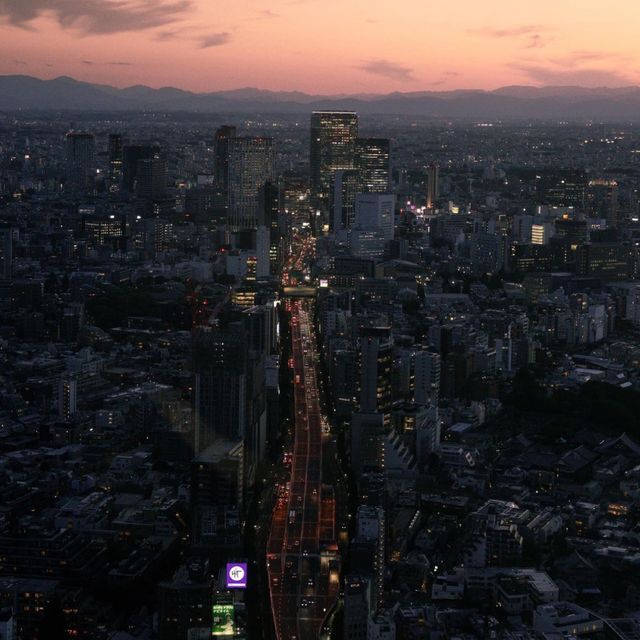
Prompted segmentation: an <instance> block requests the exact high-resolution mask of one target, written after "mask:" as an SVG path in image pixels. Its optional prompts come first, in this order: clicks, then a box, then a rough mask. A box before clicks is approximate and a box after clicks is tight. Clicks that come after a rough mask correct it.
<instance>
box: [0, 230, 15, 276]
mask: <svg viewBox="0 0 640 640" xmlns="http://www.w3.org/2000/svg"><path fill="white" fill-rule="evenodd" d="M12 262H13V229H12V228H11V227H10V226H9V225H8V224H0V280H11V273H12V271H11V265H12Z"/></svg>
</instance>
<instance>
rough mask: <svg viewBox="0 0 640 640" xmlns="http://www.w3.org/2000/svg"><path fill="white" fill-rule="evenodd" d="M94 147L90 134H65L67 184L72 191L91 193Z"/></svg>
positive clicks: (93, 140)
mask: <svg viewBox="0 0 640 640" xmlns="http://www.w3.org/2000/svg"><path fill="white" fill-rule="evenodd" d="M95 145H96V141H95V138H94V137H93V134H91V133H81V132H75V131H72V132H70V133H68V134H67V184H68V185H69V187H70V189H71V190H72V191H91V190H92V189H93V184H94V178H95Z"/></svg>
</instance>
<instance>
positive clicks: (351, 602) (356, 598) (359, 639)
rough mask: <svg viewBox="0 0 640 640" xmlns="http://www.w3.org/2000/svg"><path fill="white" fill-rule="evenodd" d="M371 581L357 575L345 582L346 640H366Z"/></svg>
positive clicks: (347, 578) (346, 579) (349, 577)
mask: <svg viewBox="0 0 640 640" xmlns="http://www.w3.org/2000/svg"><path fill="white" fill-rule="evenodd" d="M370 585H371V583H370V581H369V580H368V579H367V578H364V577H362V576H357V575H351V576H347V577H346V578H345V581H344V636H343V637H344V640H366V637H367V620H368V619H369V613H370V611H371V595H370V590H371V589H370Z"/></svg>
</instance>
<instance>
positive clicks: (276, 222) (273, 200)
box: [256, 182, 284, 274]
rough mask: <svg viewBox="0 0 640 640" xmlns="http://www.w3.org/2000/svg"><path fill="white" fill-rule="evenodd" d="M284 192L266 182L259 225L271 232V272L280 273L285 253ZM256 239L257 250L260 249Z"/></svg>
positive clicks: (277, 186)
mask: <svg viewBox="0 0 640 640" xmlns="http://www.w3.org/2000/svg"><path fill="white" fill-rule="evenodd" d="M281 211H282V190H281V189H280V186H279V185H278V184H277V183H275V182H266V183H265V185H264V187H263V188H262V189H261V190H260V196H259V214H258V225H259V226H264V227H265V228H266V229H267V230H268V232H269V272H270V273H271V274H275V273H278V268H279V266H280V263H281V259H282V257H283V253H284V247H283V246H282V238H283V234H282V231H281V229H280V227H281V223H282V221H281ZM257 242H258V238H257V237H256V249H258V245H257Z"/></svg>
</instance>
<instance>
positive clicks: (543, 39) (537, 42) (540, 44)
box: [522, 33, 553, 49]
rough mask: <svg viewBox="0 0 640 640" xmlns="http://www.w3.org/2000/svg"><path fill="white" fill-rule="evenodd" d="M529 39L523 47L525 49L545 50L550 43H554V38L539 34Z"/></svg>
mask: <svg viewBox="0 0 640 640" xmlns="http://www.w3.org/2000/svg"><path fill="white" fill-rule="evenodd" d="M528 38H529V41H528V43H527V44H525V45H524V46H523V47H522V48H523V49H544V47H546V46H547V45H548V44H549V43H550V42H553V38H552V37H549V36H542V35H540V34H539V33H533V34H531V35H530V36H528Z"/></svg>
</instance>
